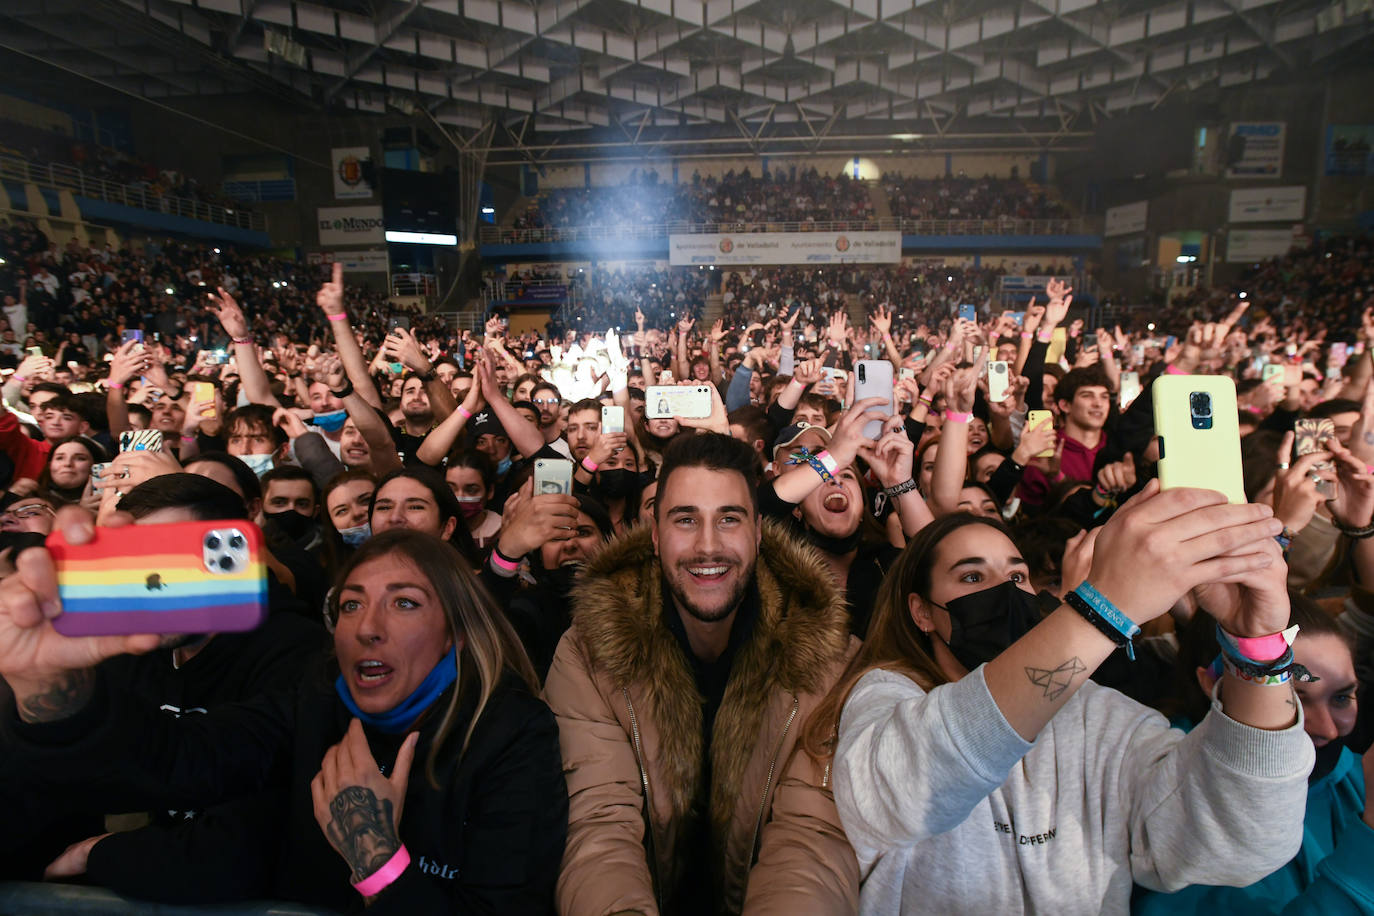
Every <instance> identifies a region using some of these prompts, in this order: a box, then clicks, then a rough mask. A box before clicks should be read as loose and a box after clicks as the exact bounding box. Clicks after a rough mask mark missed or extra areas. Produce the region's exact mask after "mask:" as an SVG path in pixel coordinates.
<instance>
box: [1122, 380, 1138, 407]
mask: <svg viewBox="0 0 1374 916" xmlns="http://www.w3.org/2000/svg"><path fill="white" fill-rule="evenodd" d="M1138 397H1140V373H1139V372H1122V373H1121V394H1120V405H1121V409H1122V410H1125V409H1126V408H1127V407H1130V406H1131V402H1132V401H1134V400H1135V399H1136V398H1138Z"/></svg>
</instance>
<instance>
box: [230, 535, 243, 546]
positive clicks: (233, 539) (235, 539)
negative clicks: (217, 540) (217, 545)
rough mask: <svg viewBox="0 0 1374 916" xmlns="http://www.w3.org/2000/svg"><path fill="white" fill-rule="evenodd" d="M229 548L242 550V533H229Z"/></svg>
mask: <svg viewBox="0 0 1374 916" xmlns="http://www.w3.org/2000/svg"><path fill="white" fill-rule="evenodd" d="M229 549H230V550H242V549H243V535H241V534H231V535H230V536H229Z"/></svg>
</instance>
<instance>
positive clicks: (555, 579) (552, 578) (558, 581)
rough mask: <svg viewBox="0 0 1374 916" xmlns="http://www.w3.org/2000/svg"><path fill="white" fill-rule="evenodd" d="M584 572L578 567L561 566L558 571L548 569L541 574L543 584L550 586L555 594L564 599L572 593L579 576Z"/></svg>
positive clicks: (540, 579) (540, 578)
mask: <svg viewBox="0 0 1374 916" xmlns="http://www.w3.org/2000/svg"><path fill="white" fill-rule="evenodd" d="M581 571H582V567H581V566H578V565H575V564H574V565H572V566H560V567H558V568H557V569H546V570H544V571H543V572H542V573H540V574H539V581H540V583H541V584H543V585H546V586H548V587H549V588H550V589H552V590H553V593H554V594H556V595H559V596H562V597H567V595H568V593H569V592H571V591H572V588H573V584H574V581H573V580H575V579H576V578H577V574H578V573H580V572H581Z"/></svg>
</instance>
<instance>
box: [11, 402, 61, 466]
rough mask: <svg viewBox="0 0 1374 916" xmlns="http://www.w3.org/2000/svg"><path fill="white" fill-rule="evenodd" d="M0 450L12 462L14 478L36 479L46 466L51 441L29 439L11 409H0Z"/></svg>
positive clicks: (50, 449)
mask: <svg viewBox="0 0 1374 916" xmlns="http://www.w3.org/2000/svg"><path fill="white" fill-rule="evenodd" d="M0 450H2V451H4V453H5V454H6V455H9V456H10V460H11V461H13V462H14V479H15V480H19V479H20V478H21V477H27V478H29V479H30V480H37V479H38V475H39V474H42V473H43V469H44V468H45V467H47V466H48V452H51V451H52V443H51V442H40V441H38V440H37V439H30V438H29V437H28V435H27V434H25V432H24V430H23V429H21V428H20V426H19V417H18V416H16V415H15V413H14V411H12V410H0Z"/></svg>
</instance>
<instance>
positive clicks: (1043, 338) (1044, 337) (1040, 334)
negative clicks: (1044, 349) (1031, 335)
mask: <svg viewBox="0 0 1374 916" xmlns="http://www.w3.org/2000/svg"><path fill="white" fill-rule="evenodd" d="M1036 339H1038V340H1039V341H1040V342H1041V343H1049V342H1050V341H1051V340H1053V339H1054V331H1050V332H1049V333H1048V334H1047V333H1046V332H1044V331H1037V332H1036Z"/></svg>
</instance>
